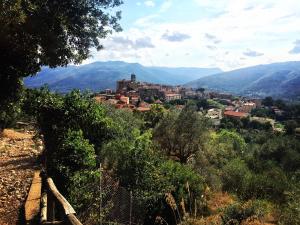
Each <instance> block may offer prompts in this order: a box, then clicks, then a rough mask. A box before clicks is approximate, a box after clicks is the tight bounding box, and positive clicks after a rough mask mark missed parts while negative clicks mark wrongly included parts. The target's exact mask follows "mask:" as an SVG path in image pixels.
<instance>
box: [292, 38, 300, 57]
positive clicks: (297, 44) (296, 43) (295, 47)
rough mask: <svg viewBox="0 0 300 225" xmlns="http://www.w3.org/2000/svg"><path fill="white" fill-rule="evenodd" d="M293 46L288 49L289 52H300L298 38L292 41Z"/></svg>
mask: <svg viewBox="0 0 300 225" xmlns="http://www.w3.org/2000/svg"><path fill="white" fill-rule="evenodd" d="M294 44H295V46H294V48H293V49H292V50H290V51H289V53H290V54H300V40H297V41H295V42H294Z"/></svg>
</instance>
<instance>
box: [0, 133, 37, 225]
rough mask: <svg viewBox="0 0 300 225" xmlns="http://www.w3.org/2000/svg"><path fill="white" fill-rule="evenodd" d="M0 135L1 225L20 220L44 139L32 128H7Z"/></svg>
mask: <svg viewBox="0 0 300 225" xmlns="http://www.w3.org/2000/svg"><path fill="white" fill-rule="evenodd" d="M0 135H1V136H0V225H14V224H20V223H19V222H20V221H19V220H20V212H22V207H23V206H24V204H25V200H26V196H27V194H28V190H29V188H30V184H31V180H32V177H33V173H34V170H36V169H38V168H39V156H40V153H41V151H42V142H41V140H39V139H37V138H35V132H34V131H33V130H32V129H29V130H26V129H21V130H18V131H16V130H8V129H7V130H4V131H3V132H2V134H0Z"/></svg>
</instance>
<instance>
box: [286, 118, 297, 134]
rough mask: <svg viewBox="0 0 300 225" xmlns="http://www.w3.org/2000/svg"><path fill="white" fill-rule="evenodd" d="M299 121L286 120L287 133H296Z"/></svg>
mask: <svg viewBox="0 0 300 225" xmlns="http://www.w3.org/2000/svg"><path fill="white" fill-rule="evenodd" d="M297 125H298V124H297V122H296V121H295V120H288V121H286V122H285V130H286V133H287V134H294V133H295V129H296V128H297Z"/></svg>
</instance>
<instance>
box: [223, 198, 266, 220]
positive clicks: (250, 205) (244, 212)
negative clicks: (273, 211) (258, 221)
mask: <svg viewBox="0 0 300 225" xmlns="http://www.w3.org/2000/svg"><path fill="white" fill-rule="evenodd" d="M267 207H268V206H267V203H266V202H261V201H249V202H246V203H244V204H242V203H239V202H237V203H234V204H231V205H229V206H228V207H226V208H225V209H224V211H223V215H222V216H221V218H222V224H224V225H239V224H241V223H242V221H244V220H246V219H248V218H261V217H263V216H264V215H265V213H266V212H267Z"/></svg>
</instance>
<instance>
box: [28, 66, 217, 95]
mask: <svg viewBox="0 0 300 225" xmlns="http://www.w3.org/2000/svg"><path fill="white" fill-rule="evenodd" d="M219 72H222V71H221V70H220V69H218V68H183V67H180V68H168V67H146V66H142V65H140V64H138V63H126V62H122V61H108V62H95V63H91V64H87V65H82V66H68V67H63V68H56V69H49V68H47V67H45V68H43V69H42V71H41V72H40V73H38V74H37V75H36V76H33V77H29V78H26V79H25V80H24V82H25V85H26V86H27V87H32V88H34V87H40V86H42V85H44V84H46V83H47V84H48V86H49V87H50V88H51V89H52V90H56V91H60V92H67V91H70V90H72V89H74V88H77V89H81V90H85V89H90V90H92V91H99V90H103V89H106V88H111V89H115V87H116V81H117V80H120V79H129V77H130V74H131V73H135V74H136V75H137V80H139V81H145V82H152V83H160V84H170V85H178V84H184V83H187V82H189V81H192V80H195V79H197V78H200V77H204V76H208V75H212V74H215V73H219Z"/></svg>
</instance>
